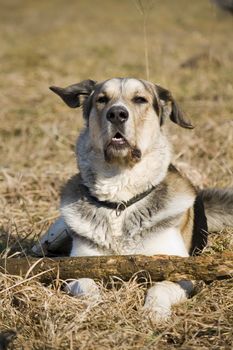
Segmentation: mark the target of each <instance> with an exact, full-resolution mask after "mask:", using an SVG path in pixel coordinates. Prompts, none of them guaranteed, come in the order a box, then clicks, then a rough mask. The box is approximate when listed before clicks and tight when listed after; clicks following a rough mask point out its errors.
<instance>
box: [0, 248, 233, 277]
mask: <svg viewBox="0 0 233 350" xmlns="http://www.w3.org/2000/svg"><path fill="white" fill-rule="evenodd" d="M0 272H3V273H8V274H11V275H21V276H22V277H24V278H25V277H26V278H28V277H32V276H33V275H34V276H36V275H39V276H38V278H39V280H41V281H42V282H51V281H52V280H53V279H55V278H56V277H57V276H58V275H59V278H60V279H62V280H66V279H74V278H81V277H89V278H94V279H97V280H99V279H103V280H109V278H110V277H113V276H117V277H119V278H121V279H123V280H129V279H130V278H131V277H132V276H133V275H134V274H135V273H139V274H140V275H143V276H148V274H149V275H150V277H151V279H152V280H153V281H161V280H170V281H177V280H190V279H195V280H204V281H207V282H208V281H213V280H216V279H223V278H231V277H232V276H233V253H231V252H225V253H223V254H216V255H212V256H198V257H189V258H181V257H177V256H159V255H156V256H144V255H131V256H129V255H126V256H122V255H118V256H93V257H78V258H71V257H66V258H53V259H51V258H41V259H37V258H32V257H27V258H26V257H25V258H10V259H0Z"/></svg>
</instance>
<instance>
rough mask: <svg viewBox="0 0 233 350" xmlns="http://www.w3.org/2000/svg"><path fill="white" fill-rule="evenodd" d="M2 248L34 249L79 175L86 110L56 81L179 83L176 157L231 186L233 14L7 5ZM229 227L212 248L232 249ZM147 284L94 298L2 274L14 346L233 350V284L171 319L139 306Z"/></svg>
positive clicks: (74, 3) (161, 5)
mask: <svg viewBox="0 0 233 350" xmlns="http://www.w3.org/2000/svg"><path fill="white" fill-rule="evenodd" d="M0 5H1V11H0V47H1V49H0V65H1V70H0V89H1V97H0V100H1V109H0V193H1V197H0V213H1V215H0V251H1V256H2V257H7V256H8V257H9V256H12V255H13V254H14V255H15V256H17V255H25V254H30V247H31V246H32V244H33V242H35V241H36V240H37V239H38V237H39V236H40V235H41V234H43V233H44V232H45V231H46V229H47V228H48V227H49V225H50V224H51V223H52V222H53V221H54V219H55V218H56V217H57V216H58V215H59V210H58V208H59V191H60V188H61V186H62V185H63V184H64V183H65V181H66V180H67V179H68V178H69V177H70V176H71V175H72V174H74V173H75V172H76V171H77V169H76V162H75V157H74V143H75V139H76V137H77V134H78V131H79V130H80V127H81V126H82V117H81V111H80V110H69V109H68V108H67V107H66V106H65V105H64V104H63V103H62V102H61V101H60V100H59V99H58V98H57V97H56V96H55V95H53V94H52V93H51V91H50V90H49V89H48V87H49V86H50V85H58V86H67V85H69V84H72V83H76V82H78V81H80V80H82V79H86V78H91V79H94V80H98V81H99V80H104V79H106V78H109V77H114V76H135V77H140V78H145V79H147V78H148V79H149V80H151V81H153V82H157V83H159V84H160V85H162V86H164V87H166V88H168V89H169V90H171V91H172V93H173V95H174V96H175V98H176V99H177V101H178V102H179V103H180V105H181V106H182V109H183V110H184V112H185V113H186V115H187V117H188V118H189V119H190V120H192V122H193V124H194V125H195V126H196V127H195V129H194V130H192V131H190V130H185V129H181V128H179V127H178V126H175V125H171V123H169V121H168V122H167V128H168V131H169V132H170V135H171V141H172V143H173V145H174V162H175V163H176V164H177V166H178V167H179V168H180V169H181V170H182V171H183V172H185V173H186V174H187V176H189V177H190V178H191V179H192V181H193V182H194V183H195V185H197V186H198V187H200V188H202V187H230V186H233V105H232V98H233V65H232V61H233V45H232V42H233V31H232V25H233V17H232V16H230V15H228V14H227V13H222V12H220V11H219V10H218V9H217V8H216V7H214V6H213V5H212V4H211V2H209V1H207V0H196V1H187V0H176V1H172V0H154V1H150V0H148V1H146V0H145V1H136V0H135V1H133V0H126V1H123V0H120V1H116V0H115V1H114V0H108V1H107V0H101V1H100V0H95V1H90V0H87V1H85V0H69V1H62V0H50V1H46V0H40V1H39V0H23V1H20V0H11V1H7V0H1V1H0ZM232 233H233V231H232V229H228V230H225V231H223V232H220V233H218V234H214V235H212V236H211V245H210V246H209V247H208V248H207V249H206V251H205V254H214V253H215V252H221V251H222V250H224V249H231V248H232V246H233V243H232V238H231V236H232ZM145 288H146V286H145V284H140V285H139V284H137V283H136V277H134V278H132V281H131V282H128V283H126V282H122V286H121V288H115V287H113V288H112V289H111V290H106V289H105V287H104V286H103V287H102V292H103V302H102V303H101V304H99V305H96V306H95V307H86V305H85V301H83V300H77V299H75V298H72V297H70V296H68V295H66V294H64V293H63V292H62V290H61V281H59V280H57V281H55V282H54V283H53V284H51V285H49V286H44V285H42V284H40V283H39V282H37V281H36V280H35V279H30V280H23V279H22V278H21V277H19V276H10V275H7V276H6V275H4V274H0V331H4V330H8V329H14V330H16V331H17V338H16V339H15V340H14V341H13V343H12V344H11V345H10V347H9V348H10V349H15V350H16V349H17V350H18V349H24V350H28V349H51V350H52V349H53V350H55V349H61V350H62V349H79V350H82V349H85V350H92V349H93V350H107V349H118V350H125V349H133V350H136V349H140V350H141V349H157V348H159V349H161V350H162V349H168V348H169V349H176V348H180V349H195V350H196V349H223V348H224V349H231V348H233V280H231V279H230V280H227V281H214V282H213V283H211V284H208V285H204V284H203V286H202V288H201V290H200V292H199V293H198V294H197V295H195V296H194V297H193V298H192V299H190V300H188V301H187V302H186V303H183V304H181V305H179V306H176V307H174V314H173V317H172V318H171V319H170V320H169V321H168V322H167V323H166V324H160V325H159V324H154V323H153V322H151V321H150V320H148V319H147V318H146V317H145V315H144V314H143V312H142V305H143V298H144V292H145Z"/></svg>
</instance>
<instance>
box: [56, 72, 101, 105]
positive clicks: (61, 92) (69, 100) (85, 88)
mask: <svg viewBox="0 0 233 350" xmlns="http://www.w3.org/2000/svg"><path fill="white" fill-rule="evenodd" d="M95 85H96V81H94V80H90V79H88V80H83V81H81V82H80V83H77V84H73V85H69V86H67V87H66V88H61V87H57V86H50V90H52V91H53V92H55V94H57V95H58V96H60V97H61V98H62V100H63V101H64V102H65V103H66V104H67V105H68V106H69V107H71V108H77V107H80V106H81V100H80V96H83V97H88V96H89V95H90V94H91V92H92V91H93V89H94V87H95Z"/></svg>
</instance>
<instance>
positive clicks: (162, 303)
mask: <svg viewBox="0 0 233 350" xmlns="http://www.w3.org/2000/svg"><path fill="white" fill-rule="evenodd" d="M186 299H187V296H186V292H185V290H184V289H182V288H181V286H180V285H179V284H177V283H173V282H169V281H163V282H158V283H156V284H155V285H154V286H153V287H151V288H149V289H148V291H147V295H146V299H145V304H144V311H145V312H146V314H147V316H149V317H150V318H151V319H152V320H153V321H156V322H165V321H166V320H168V319H169V317H170V316H171V307H172V305H174V304H177V303H179V302H182V301H184V300H186Z"/></svg>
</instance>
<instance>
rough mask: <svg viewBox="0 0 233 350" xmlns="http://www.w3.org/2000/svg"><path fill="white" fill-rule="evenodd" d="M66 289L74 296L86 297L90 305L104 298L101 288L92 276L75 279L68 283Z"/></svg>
mask: <svg viewBox="0 0 233 350" xmlns="http://www.w3.org/2000/svg"><path fill="white" fill-rule="evenodd" d="M65 291H66V292H67V293H69V294H72V295H73V296H77V297H84V298H85V299H86V301H87V302H88V304H89V305H90V304H95V303H97V302H100V301H101V300H102V298H101V294H100V289H99V287H98V285H97V284H96V283H95V281H94V280H93V279H91V278H79V279H77V280H73V281H71V282H69V283H67V285H66V287H65Z"/></svg>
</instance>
